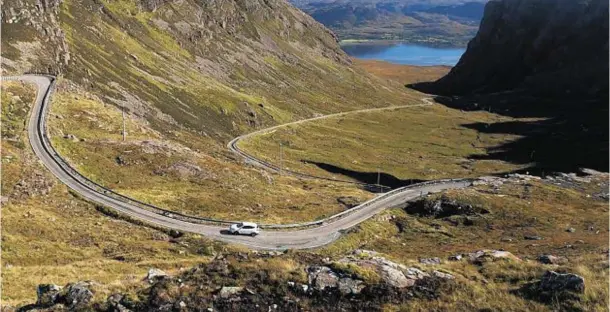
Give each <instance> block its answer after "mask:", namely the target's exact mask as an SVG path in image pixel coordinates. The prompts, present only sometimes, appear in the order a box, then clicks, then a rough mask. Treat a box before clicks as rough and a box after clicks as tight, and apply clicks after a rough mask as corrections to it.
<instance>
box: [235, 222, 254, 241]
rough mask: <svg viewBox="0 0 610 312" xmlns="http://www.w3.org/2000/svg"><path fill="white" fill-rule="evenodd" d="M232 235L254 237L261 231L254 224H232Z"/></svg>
mask: <svg viewBox="0 0 610 312" xmlns="http://www.w3.org/2000/svg"><path fill="white" fill-rule="evenodd" d="M229 233H230V234H235V235H237V234H241V235H250V236H252V237H254V236H256V235H258V234H259V233H260V229H259V228H258V225H257V224H256V223H252V222H240V223H235V224H231V226H230V227H229Z"/></svg>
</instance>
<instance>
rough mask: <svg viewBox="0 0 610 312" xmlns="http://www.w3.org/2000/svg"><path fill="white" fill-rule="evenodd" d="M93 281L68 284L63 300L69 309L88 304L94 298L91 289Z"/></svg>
mask: <svg viewBox="0 0 610 312" xmlns="http://www.w3.org/2000/svg"><path fill="white" fill-rule="evenodd" d="M91 286H92V283H91V282H76V283H73V284H68V285H66V287H65V289H64V291H63V292H62V293H63V296H62V297H63V301H64V303H65V305H66V306H67V307H68V308H69V309H77V308H79V307H83V306H86V305H87V304H89V302H91V299H93V292H92V291H91V290H90V289H89V287H91Z"/></svg>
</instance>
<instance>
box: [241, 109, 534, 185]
mask: <svg viewBox="0 0 610 312" xmlns="http://www.w3.org/2000/svg"><path fill="white" fill-rule="evenodd" d="M508 120H509V119H506V118H503V117H501V116H498V115H494V114H489V113H483V112H477V113H472V112H468V113H466V112H460V111H459V110H455V109H448V108H446V107H444V106H441V105H434V106H423V107H413V108H401V109H396V110H392V111H382V112H370V113H360V114H350V115H347V116H342V117H337V118H331V119H325V120H323V121H314V122H311V123H305V124H299V125H296V126H290V127H286V128H282V129H278V130H277V131H275V132H273V133H271V134H266V135H260V136H256V137H252V138H249V139H246V140H244V141H242V142H240V143H239V144H240V147H241V148H243V149H244V150H247V151H249V152H252V153H254V154H255V155H257V156H258V157H261V158H263V159H266V160H268V161H270V162H272V163H275V164H278V163H279V155H278V153H277V152H275V151H276V150H277V149H278V147H277V146H278V144H279V143H282V144H283V145H284V166H285V167H286V168H290V169H291V170H296V171H302V172H308V173H311V174H316V175H323V176H335V177H341V176H347V177H350V178H353V179H356V180H360V181H363V182H367V183H376V179H377V174H376V172H377V170H379V171H380V172H381V173H382V177H381V180H382V181H381V184H383V185H387V186H391V187H397V186H400V185H404V184H407V183H409V181H410V180H414V181H417V180H435V179H441V178H457V177H470V176H474V177H476V176H481V175H486V174H494V173H502V172H510V171H514V170H517V169H520V168H523V166H520V165H515V164H511V163H509V162H503V161H494V160H476V159H477V155H486V154H487V150H488V149H489V148H491V147H494V146H497V145H500V144H504V143H506V142H510V141H512V140H515V139H517V138H518V136H511V135H502V136H499V135H490V134H482V133H479V132H478V131H476V130H475V129H472V128H471V127H470V126H469V125H472V124H478V123H484V124H485V123H486V124H494V123H498V122H507V121H508Z"/></svg>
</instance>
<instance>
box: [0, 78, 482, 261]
mask: <svg viewBox="0 0 610 312" xmlns="http://www.w3.org/2000/svg"><path fill="white" fill-rule="evenodd" d="M53 79H54V78H52V77H47V76H39V75H24V76H18V77H3V78H2V80H20V81H24V82H29V83H33V84H35V85H36V86H37V87H38V91H37V95H36V100H35V103H34V106H33V109H32V114H31V117H30V120H29V123H28V136H29V140H30V144H31V146H32V149H33V150H34V152H35V153H36V156H38V158H39V159H40V160H41V161H42V163H43V164H44V165H45V167H47V168H48V169H49V170H50V171H51V173H53V175H55V176H56V177H57V179H59V180H60V181H61V182H62V183H64V184H65V185H67V186H68V187H69V188H71V189H72V190H74V191H75V192H77V193H78V194H80V195H81V196H82V197H83V198H86V199H87V200H89V201H91V202H94V203H97V204H101V205H104V206H106V207H110V208H113V209H115V210H117V211H118V212H121V213H123V214H126V215H129V216H130V217H132V218H136V219H139V220H142V221H145V222H147V223H150V224H154V225H158V226H162V227H164V228H169V229H174V230H177V231H182V232H191V233H197V234H201V235H204V236H207V237H209V238H212V239H217V240H220V241H225V242H229V243H236V244H242V245H245V246H248V247H250V248H254V249H271V250H284V249H306V248H315V247H319V246H323V245H326V244H328V243H330V242H333V241H334V240H336V239H337V238H339V237H340V236H341V231H343V230H346V229H349V228H350V227H353V226H355V225H357V224H358V223H360V222H363V221H365V220H366V219H368V218H370V217H372V216H374V215H375V214H377V213H379V212H380V211H382V210H384V209H386V208H388V207H392V206H396V205H398V204H401V203H404V202H405V201H408V200H411V199H414V198H417V197H418V196H420V195H421V194H425V193H428V192H438V191H442V190H445V189H450V188H463V187H467V186H469V185H470V182H468V181H444V182H440V183H438V184H429V185H423V186H419V187H415V188H412V189H406V190H404V191H400V192H395V194H392V195H391V196H385V197H382V198H380V199H378V200H376V201H373V202H372V203H370V204H368V205H366V206H365V207H363V208H358V207H356V208H352V210H353V211H354V212H352V213H349V214H347V215H345V216H343V217H341V218H337V219H335V220H334V221H331V222H328V223H325V224H323V225H321V226H318V227H315V228H309V229H301V230H284V231H270V230H264V231H261V234H260V235H258V236H257V237H248V236H235V235H228V234H223V233H224V232H225V230H226V228H227V227H226V226H215V225H206V224H197V223H190V222H185V221H181V220H178V219H175V218H172V217H171V216H166V215H161V214H157V213H155V212H152V211H149V210H146V209H143V208H141V207H139V206H137V205H134V204H131V203H129V202H125V201H122V200H119V199H116V198H114V197H111V196H108V195H107V194H105V192H103V191H100V190H99V189H96V188H93V187H91V186H90V185H88V184H87V183H83V181H82V179H81V178H79V176H78V174H75V173H74V172H71V171H70V170H66V168H65V165H64V166H62V165H61V161H60V160H59V157H58V156H57V155H56V154H55V150H54V149H52V148H51V147H50V146H49V143H48V140H45V139H44V138H45V136H46V127H45V117H46V114H47V112H48V109H49V107H48V105H49V104H48V102H49V101H48V97H49V96H50V87H51V85H52V82H53ZM425 102H427V101H425ZM427 103H429V102H427ZM425 105H429V104H425ZM394 108H399V107H394ZM383 109H392V108H383ZM341 114H345V113H341ZM341 114H335V115H341ZM326 118H328V117H326ZM314 119H321V118H320V117H318V118H314ZM306 121H309V120H302V121H298V122H297V123H302V122H306ZM293 124H294V123H293ZM274 128H276V127H274ZM269 130H270V129H266V130H262V131H269ZM246 136H247V135H246ZM240 138H243V136H242V137H240ZM238 139H239V138H238ZM236 141H237V140H233V141H231V142H233V143H230V144H229V146H232V145H235V142H236ZM248 157H250V158H253V157H252V156H249V155H248ZM249 160H251V161H259V160H257V159H255V158H254V159H249ZM259 162H261V163H263V164H264V162H262V161H259ZM270 169H273V168H270ZM244 221H247V220H244Z"/></svg>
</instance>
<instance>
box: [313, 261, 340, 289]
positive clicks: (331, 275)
mask: <svg viewBox="0 0 610 312" xmlns="http://www.w3.org/2000/svg"><path fill="white" fill-rule="evenodd" d="M307 272H308V275H307V276H308V279H309V285H312V286H313V289H315V290H318V291H322V290H324V289H328V288H335V287H337V286H338V283H339V276H338V275H337V273H335V272H334V271H333V270H331V269H330V268H329V267H326V266H310V267H308V268H307Z"/></svg>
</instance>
